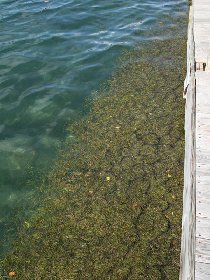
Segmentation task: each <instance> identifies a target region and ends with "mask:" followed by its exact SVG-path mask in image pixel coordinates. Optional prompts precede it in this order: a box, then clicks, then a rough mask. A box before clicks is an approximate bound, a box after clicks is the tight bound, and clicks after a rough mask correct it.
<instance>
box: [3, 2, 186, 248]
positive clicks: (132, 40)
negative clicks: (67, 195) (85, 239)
mask: <svg viewBox="0 0 210 280" xmlns="http://www.w3.org/2000/svg"><path fill="white" fill-rule="evenodd" d="M186 9H187V1H184V0H173V1H172V0H171V1H166V0H154V1H152V0H141V1H136V0H135V1H134V0H128V1H123V0H116V1H111V0H107V1H96V0H86V1H84V0H83V1H82V0H68V1H67V0H60V1H57V0H44V1H37V0H34V1H26V0H19V1H14V0H13V1H9V0H4V1H2V0H0V34H1V36H0V57H1V60H0V237H1V243H0V253H1V252H3V250H4V248H5V247H7V244H6V243H7V236H9V235H10V234H11V233H14V231H15V230H14V229H13V228H12V227H11V223H10V220H11V217H13V216H14V215H15V214H16V212H17V211H19V209H20V208H22V207H23V206H24V205H25V203H26V201H27V203H28V204H30V194H31V193H32V192H33V190H34V183H33V181H34V179H33V178H32V179H31V177H33V176H35V175H34V174H39V173H42V172H43V171H45V170H47V168H49V166H50V164H51V163H52V162H53V159H54V158H55V156H56V153H57V150H58V148H59V147H60V145H61V143H62V141H63V140H64V139H65V138H66V137H72V136H73V135H71V134H70V132H68V133H67V132H66V131H65V126H66V124H68V123H69V122H71V121H72V120H74V119H75V118H79V117H80V116H81V113H84V112H83V111H84V110H83V106H84V102H85V99H86V98H87V97H88V96H90V95H91V93H92V92H93V91H96V90H97V89H98V88H99V86H100V85H101V84H102V83H103V82H105V81H106V80H107V79H108V78H109V77H110V76H111V74H112V72H113V71H114V69H115V68H116V65H117V60H118V58H119V56H120V55H121V54H122V53H123V51H124V50H126V49H130V48H133V47H134V46H135V45H139V44H140V45H141V43H142V42H143V41H145V40H147V41H148V40H150V41H152V40H154V39H166V38H169V37H173V36H174V35H173V29H174V28H175V27H176V24H177V21H179V19H180V18H181V17H182V16H183V15H185V14H186ZM181 34H182V31H181V30H180V35H181ZM31 174H32V175H31ZM24 207H25V206H24Z"/></svg>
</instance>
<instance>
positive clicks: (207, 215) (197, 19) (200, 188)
mask: <svg viewBox="0 0 210 280" xmlns="http://www.w3.org/2000/svg"><path fill="white" fill-rule="evenodd" d="M187 64H188V67H187V77H186V81H185V98H186V110H185V112H186V113H185V141H186V142H185V143H186V144H185V182H184V207H183V229H182V253H181V270H180V280H191V279H192V280H210V0H193V1H192V6H191V8H190V16H189V29H188V63H187Z"/></svg>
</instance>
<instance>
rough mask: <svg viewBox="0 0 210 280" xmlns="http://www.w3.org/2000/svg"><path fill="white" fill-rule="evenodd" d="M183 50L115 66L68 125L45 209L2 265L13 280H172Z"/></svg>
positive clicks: (169, 48)
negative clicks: (70, 133)
mask: <svg viewBox="0 0 210 280" xmlns="http://www.w3.org/2000/svg"><path fill="white" fill-rule="evenodd" d="M184 74H185V40H184V39H183V40H182V39H176V40H171V41H156V42H153V44H152V45H151V44H150V45H149V44H148V46H147V48H146V47H145V48H143V49H136V50H135V51H133V52H128V53H126V54H125V56H124V59H123V61H122V66H121V68H120V69H119V71H118V72H117V73H116V74H115V75H114V76H113V78H112V79H111V80H110V82H109V86H108V87H107V88H106V89H104V90H103V92H102V93H101V95H99V96H100V97H98V98H96V99H95V100H93V102H92V110H91V112H90V113H89V114H88V115H87V117H86V118H85V119H83V120H82V121H81V120H80V121H79V122H78V123H77V124H75V125H74V127H73V128H71V129H73V130H74V134H75V139H76V140H75V142H74V143H73V144H72V143H70V144H68V143H67V144H66V148H65V150H64V151H63V152H62V155H61V158H60V160H59V161H58V162H57V164H56V166H55V168H54V169H53V171H52V172H51V173H50V175H49V177H48V187H47V188H46V198H45V200H44V202H43V206H42V207H41V208H40V209H39V210H38V211H37V213H36V214H35V215H34V216H33V217H32V219H31V220H29V221H27V222H26V223H25V227H24V228H23V229H22V230H21V231H20V236H19V238H18V240H17V242H16V243H15V244H14V250H13V251H12V252H11V253H10V254H9V255H8V256H7V257H6V258H5V260H4V262H3V265H4V268H5V270H6V271H16V272H17V277H16V279H25V280H27V279H69V280H70V279H72V280H73V279H74V280H78V279H79V280H83V279H87V280H90V279H100V280H103V279H104V280H105V279H106V280H107V279H112V280H120V279H129V280H131V279H132V280H141V279H142V280H143V279H153V280H158V279H161V280H164V279H170V280H173V279H178V274H179V254H180V237H181V214H182V186H183V157H184V124H183V122H184V101H183V99H182V84H183V80H184Z"/></svg>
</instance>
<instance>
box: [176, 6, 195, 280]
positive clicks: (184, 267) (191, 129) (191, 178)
mask: <svg viewBox="0 0 210 280" xmlns="http://www.w3.org/2000/svg"><path fill="white" fill-rule="evenodd" d="M193 35H194V33H193V10H192V7H191V9H190V14H189V27H188V42H187V77H186V80H185V85H184V86H185V98H186V104H185V166H184V173H185V176H184V192H183V217H182V245H181V265H180V280H186V279H192V280H194V271H195V251H194V250H195V53H194V36H193Z"/></svg>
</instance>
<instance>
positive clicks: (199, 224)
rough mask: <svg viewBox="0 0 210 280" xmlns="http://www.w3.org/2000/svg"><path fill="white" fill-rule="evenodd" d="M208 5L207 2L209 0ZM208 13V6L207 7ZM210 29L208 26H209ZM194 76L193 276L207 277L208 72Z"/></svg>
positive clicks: (209, 184)
mask: <svg viewBox="0 0 210 280" xmlns="http://www.w3.org/2000/svg"><path fill="white" fill-rule="evenodd" d="M209 6H210V2H209ZM209 15H210V10H209ZM209 30H210V27H209ZM195 77H196V244H195V279H196V280H198V279H210V73H209V72H208V71H197V72H196V73H195Z"/></svg>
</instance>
